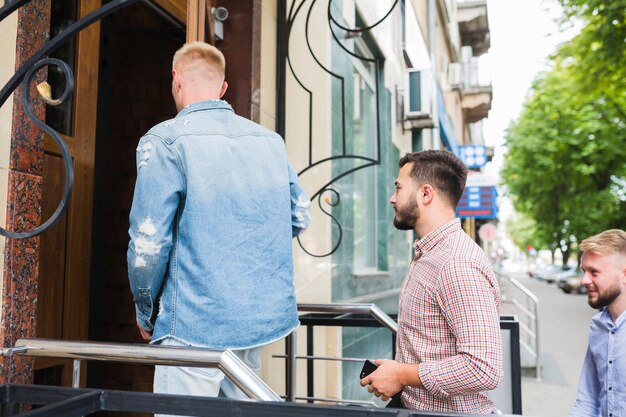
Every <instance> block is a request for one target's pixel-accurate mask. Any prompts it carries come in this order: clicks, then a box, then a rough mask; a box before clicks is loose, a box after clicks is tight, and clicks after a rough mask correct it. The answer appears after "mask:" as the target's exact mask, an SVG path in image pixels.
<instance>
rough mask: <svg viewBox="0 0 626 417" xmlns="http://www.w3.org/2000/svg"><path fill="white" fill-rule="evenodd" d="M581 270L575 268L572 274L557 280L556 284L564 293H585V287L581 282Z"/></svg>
mask: <svg viewBox="0 0 626 417" xmlns="http://www.w3.org/2000/svg"><path fill="white" fill-rule="evenodd" d="M582 278H583V271H581V270H577V271H574V273H573V274H571V275H568V276H565V277H563V278H561V279H559V281H558V282H557V286H558V287H559V288H560V289H562V290H563V292H565V293H566V294H570V293H575V294H587V287H585V286H584V285H582V284H581V282H580V281H581V280H582Z"/></svg>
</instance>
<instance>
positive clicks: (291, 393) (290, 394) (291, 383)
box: [285, 330, 296, 402]
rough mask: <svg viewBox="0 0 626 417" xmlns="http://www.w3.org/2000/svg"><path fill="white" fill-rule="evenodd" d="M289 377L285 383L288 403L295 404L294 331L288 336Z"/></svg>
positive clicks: (286, 347)
mask: <svg viewBox="0 0 626 417" xmlns="http://www.w3.org/2000/svg"><path fill="white" fill-rule="evenodd" d="M285 349H286V350H287V377H286V381H285V385H286V391H287V395H286V396H287V401H289V402H294V401H295V400H296V331H295V330H294V331H293V332H291V333H290V334H289V336H287V339H286V346H285Z"/></svg>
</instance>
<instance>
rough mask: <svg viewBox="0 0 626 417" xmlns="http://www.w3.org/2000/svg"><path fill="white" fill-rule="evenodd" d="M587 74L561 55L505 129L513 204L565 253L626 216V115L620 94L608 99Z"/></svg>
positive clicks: (505, 173)
mask: <svg viewBox="0 0 626 417" xmlns="http://www.w3.org/2000/svg"><path fill="white" fill-rule="evenodd" d="M572 42H575V41H572ZM582 78H583V77H581V75H580V68H579V67H578V66H577V65H576V62H575V61H574V60H571V59H570V60H566V59H563V58H562V57H556V58H555V60H554V66H553V68H552V70H550V71H549V72H546V73H543V74H540V75H539V76H538V77H537V78H536V80H535V82H534V83H533V86H532V91H531V93H530V95H529V96H528V98H527V100H526V103H525V105H524V108H523V110H522V113H521V114H520V117H519V119H518V120H517V121H515V122H514V123H513V124H512V125H511V126H510V127H509V129H508V131H507V135H506V145H507V147H508V153H507V155H506V158H505V164H504V167H503V170H502V178H503V181H504V184H505V185H506V187H507V189H508V193H509V194H510V196H511V198H512V201H513V204H514V207H515V209H516V210H517V211H518V212H519V213H521V214H523V215H524V216H526V217H528V218H529V219H531V220H532V221H533V222H534V226H535V228H536V229H537V230H540V231H541V233H542V235H543V236H544V238H545V240H543V241H541V246H539V247H541V248H548V249H552V250H554V249H559V250H561V252H562V253H563V255H564V258H567V256H569V252H570V248H571V245H572V244H573V243H575V242H576V241H580V240H582V239H583V238H585V237H587V236H589V235H591V234H595V233H598V232H599V231H601V230H603V229H606V228H609V227H623V223H620V222H623V220H624V215H623V214H621V213H622V211H623V209H624V207H625V204H624V201H623V200H624V198H623V194H622V196H621V197H620V190H621V191H622V192H623V187H624V182H622V181H624V178H626V129H625V127H626V120H625V119H624V118H623V114H622V112H621V109H620V106H619V105H616V100H618V99H619V98H620V97H623V92H615V94H614V96H613V97H609V96H608V95H607V94H606V93H605V91H604V89H601V88H595V87H594V88H587V87H586V86H584V85H581V82H582V81H583V79H582ZM587 83H588V81H587ZM617 103H618V104H619V103H620V102H619V101H617Z"/></svg>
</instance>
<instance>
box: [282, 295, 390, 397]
mask: <svg viewBox="0 0 626 417" xmlns="http://www.w3.org/2000/svg"><path fill="white" fill-rule="evenodd" d="M298 311H299V312H309V313H313V312H315V313H346V314H350V313H352V314H369V315H370V316H372V317H373V318H374V319H376V321H378V322H379V323H380V324H381V325H382V326H383V327H385V328H387V329H389V330H390V331H391V332H392V333H393V335H394V336H395V335H396V334H397V333H398V324H397V323H396V321H395V320H394V319H392V318H391V317H389V316H388V315H387V314H386V313H385V312H384V311H382V310H381V309H380V308H379V307H378V306H377V305H376V304H347V303H346V304H298ZM295 347H296V332H295V331H294V332H292V333H291V334H290V335H289V336H287V353H286V357H287V359H286V360H287V381H286V389H287V392H286V395H285V396H286V399H287V401H295V400H296V399H297V398H296V395H295V393H296V358H297V356H296V348H295ZM325 359H327V360H328V358H325Z"/></svg>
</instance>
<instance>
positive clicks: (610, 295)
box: [587, 286, 622, 308]
mask: <svg viewBox="0 0 626 417" xmlns="http://www.w3.org/2000/svg"><path fill="white" fill-rule="evenodd" d="M597 294H598V298H597V299H596V300H595V301H591V298H588V299H587V302H588V303H589V305H590V306H591V307H593V308H603V307H606V306H608V305H609V304H611V303H612V302H613V301H615V300H616V299H617V297H619V296H620V295H621V294H622V290H621V289H620V288H619V287H618V286H615V287H612V288H609V289H608V290H607V291H606V292H605V293H603V294H600V292H599V291H598V292H597Z"/></svg>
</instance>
